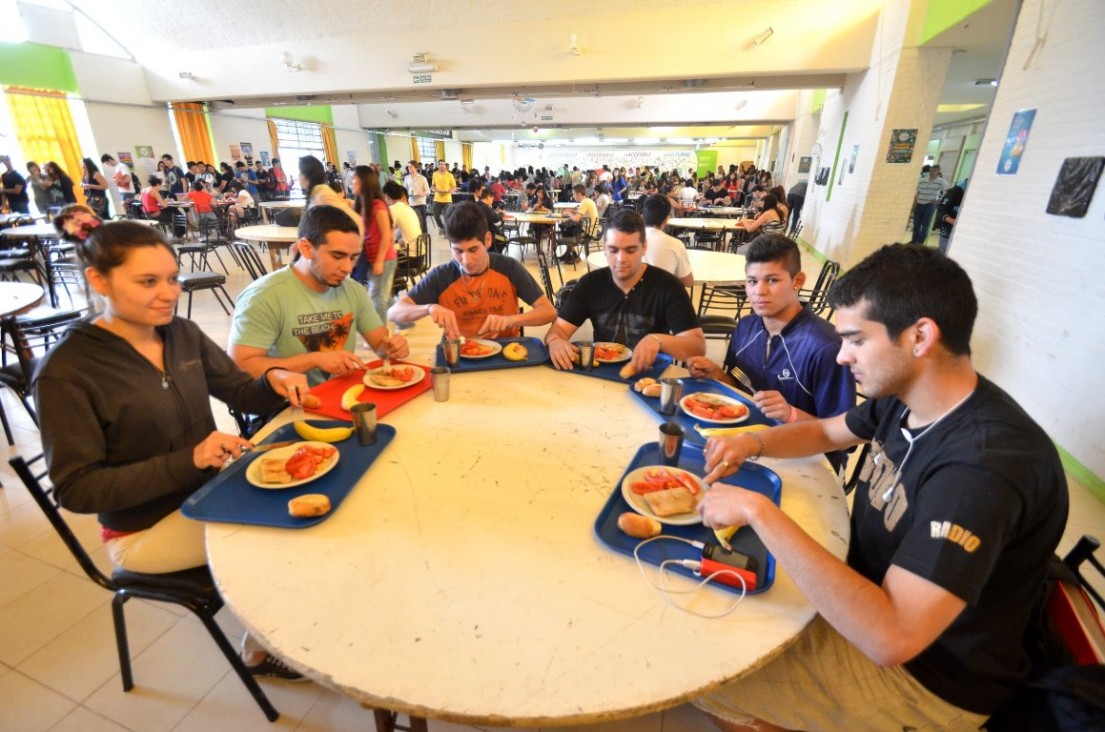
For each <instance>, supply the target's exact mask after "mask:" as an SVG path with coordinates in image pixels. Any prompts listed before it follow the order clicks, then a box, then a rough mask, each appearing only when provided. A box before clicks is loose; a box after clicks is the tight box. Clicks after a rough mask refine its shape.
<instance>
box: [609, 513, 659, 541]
mask: <svg viewBox="0 0 1105 732" xmlns="http://www.w3.org/2000/svg"><path fill="white" fill-rule="evenodd" d="M618 528H619V529H621V530H622V531H624V532H625V533H626V535H628V536H632V537H633V538H634V539H651V538H652V537H654V536H659V535H660V532H661V531H662V530H663V527H662V526H661V525H660V522H659V521H657V520H656V519H654V518H649V517H648V516H642V515H641V514H639V513H633V512H632V511H626V512H625V513H623V514H622V515H621V516H618Z"/></svg>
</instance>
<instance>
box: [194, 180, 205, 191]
mask: <svg viewBox="0 0 1105 732" xmlns="http://www.w3.org/2000/svg"><path fill="white" fill-rule="evenodd" d="M192 190H193V191H202V190H203V181H202V180H194V181H192Z"/></svg>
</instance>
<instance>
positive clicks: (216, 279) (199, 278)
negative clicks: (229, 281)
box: [177, 271, 234, 319]
mask: <svg viewBox="0 0 1105 732" xmlns="http://www.w3.org/2000/svg"><path fill="white" fill-rule="evenodd" d="M178 281H179V282H180V291H181V294H185V293H187V295H188V314H187V315H186V316H185V317H187V318H188V319H191V318H192V295H193V294H194V293H196V292H199V291H200V290H211V292H212V293H213V294H214V295H215V299H216V300H218V302H219V306H220V307H221V308H222V309H223V312H224V313H226V314H227V315H230V311H231V310H233V309H234V300H233V299H232V298H231V297H230V293H229V292H227V291H226V287H225V285H226V275H224V274H219V273H218V272H210V271H208V272H181V273H180V276H179V278H178ZM219 293H222V296H221V297H220V294H219ZM223 297H225V298H226V303H225V304H224V303H223V300H222V298H223ZM177 305H178V306H179V305H180V302H179V301H178V302H177Z"/></svg>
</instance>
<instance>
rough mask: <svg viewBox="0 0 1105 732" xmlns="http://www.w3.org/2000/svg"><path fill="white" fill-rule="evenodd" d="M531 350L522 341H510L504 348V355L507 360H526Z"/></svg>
mask: <svg viewBox="0 0 1105 732" xmlns="http://www.w3.org/2000/svg"><path fill="white" fill-rule="evenodd" d="M528 355H529V351H528V350H526V347H525V346H523V345H522V344H521V343H508V344H506V347H505V348H503V356H504V357H505V358H506V360H507V361H525V360H526V356H528Z"/></svg>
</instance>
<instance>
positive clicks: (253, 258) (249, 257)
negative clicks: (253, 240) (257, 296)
mask: <svg viewBox="0 0 1105 732" xmlns="http://www.w3.org/2000/svg"><path fill="white" fill-rule="evenodd" d="M231 246H232V251H233V252H234V254H235V256H236V257H237V258H238V261H239V262H240V263H241V265H242V268H243V269H245V271H246V272H247V273H249V276H250V278H251V279H255V280H256V279H258V278H260V277H264V276H265V275H266V274H268V273H267V272H266V271H265V265H264V263H262V262H261V257H260V256H259V255H258V254H257V250H255V249H254V248H253V247H252V246H250V244H249V242H248V241H235V242H234V243H233V244H232V245H231Z"/></svg>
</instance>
